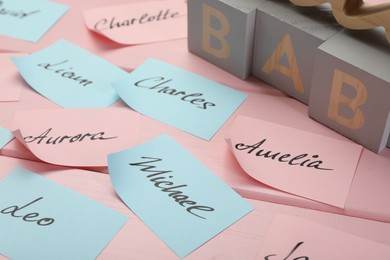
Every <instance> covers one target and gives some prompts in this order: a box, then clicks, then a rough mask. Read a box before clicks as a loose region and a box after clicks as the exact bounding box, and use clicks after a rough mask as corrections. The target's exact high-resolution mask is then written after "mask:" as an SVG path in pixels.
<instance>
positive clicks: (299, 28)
mask: <svg viewBox="0 0 390 260" xmlns="http://www.w3.org/2000/svg"><path fill="white" fill-rule="evenodd" d="M340 30H341V26H340V25H339V24H338V23H337V22H336V20H335V19H334V17H333V15H332V13H331V8H330V6H329V5H320V6H316V7H298V6H294V5H293V4H291V3H290V2H288V1H280V0H273V1H267V2H266V3H264V4H261V5H259V7H258V9H257V15H256V27H255V40H254V41H255V42H254V51H253V55H254V57H253V67H252V74H253V75H254V76H255V77H257V78H259V79H261V80H263V81H265V82H267V83H268V84H270V85H272V86H274V87H275V88H278V89H280V90H281V91H283V92H285V93H286V94H288V95H289V96H291V97H294V98H296V99H297V100H299V101H301V102H303V103H305V104H308V102H309V96H310V87H311V78H312V73H313V66H314V58H315V53H316V50H317V48H318V46H319V45H320V44H322V43H323V42H325V41H326V40H327V39H329V38H330V37H331V36H333V35H334V34H335V33H337V32H338V31H340Z"/></svg>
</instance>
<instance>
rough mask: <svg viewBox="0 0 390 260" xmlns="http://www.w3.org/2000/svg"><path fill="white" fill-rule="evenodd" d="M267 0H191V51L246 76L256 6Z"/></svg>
mask: <svg viewBox="0 0 390 260" xmlns="http://www.w3.org/2000/svg"><path fill="white" fill-rule="evenodd" d="M262 1H264V0H214V1H213V0H188V1H187V5H188V50H189V51H190V52H192V53H194V54H196V55H198V56H200V57H202V58H204V59H206V60H207V61H209V62H211V63H213V64H215V65H216V66H218V67H220V68H222V69H224V70H226V71H228V72H230V73H231V74H233V75H235V76H237V77H239V78H241V79H245V78H246V77H248V75H249V74H250V72H251V66H252V54H253V52H252V48H253V37H254V27H255V15H256V7H257V5H258V4H259V3H260V2H262Z"/></svg>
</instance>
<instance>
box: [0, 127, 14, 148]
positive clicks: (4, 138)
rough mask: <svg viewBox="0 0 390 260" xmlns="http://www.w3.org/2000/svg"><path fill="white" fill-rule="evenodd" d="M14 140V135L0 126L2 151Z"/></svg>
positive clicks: (0, 146)
mask: <svg viewBox="0 0 390 260" xmlns="http://www.w3.org/2000/svg"><path fill="white" fill-rule="evenodd" d="M13 138H14V136H13V134H12V133H11V132H10V131H9V130H8V129H6V128H4V127H1V126H0V149H1V148H3V147H4V146H5V145H6V144H8V143H9V141H11V140H12V139H13Z"/></svg>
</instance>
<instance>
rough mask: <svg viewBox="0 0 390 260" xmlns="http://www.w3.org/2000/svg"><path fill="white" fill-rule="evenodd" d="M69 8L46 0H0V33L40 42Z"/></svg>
mask: <svg viewBox="0 0 390 260" xmlns="http://www.w3.org/2000/svg"><path fill="white" fill-rule="evenodd" d="M67 10H68V6H66V5H63V4H58V3H53V2H49V1H46V0H0V35H5V36H9V37H12V38H17V39H21V40H26V41H30V42H38V41H39V39H40V38H41V37H42V36H43V35H44V34H45V33H46V32H47V31H48V30H49V29H50V28H51V27H52V26H53V25H54V24H55V23H56V22H57V21H58V20H59V19H60V18H61V16H63V15H64V14H65V12H66V11H67Z"/></svg>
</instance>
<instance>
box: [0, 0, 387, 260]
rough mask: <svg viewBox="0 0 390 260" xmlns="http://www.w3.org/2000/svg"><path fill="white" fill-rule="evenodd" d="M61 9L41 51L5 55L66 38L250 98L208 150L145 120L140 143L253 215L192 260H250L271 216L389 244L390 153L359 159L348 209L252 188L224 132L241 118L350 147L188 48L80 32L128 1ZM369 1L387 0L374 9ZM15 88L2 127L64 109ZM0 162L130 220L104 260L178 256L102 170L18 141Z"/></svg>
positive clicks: (10, 46)
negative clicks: (170, 141)
mask: <svg viewBox="0 0 390 260" xmlns="http://www.w3.org/2000/svg"><path fill="white" fill-rule="evenodd" d="M133 1H134V0H133ZM57 2H61V3H65V4H68V5H70V6H71V9H70V11H69V12H68V13H67V14H66V16H64V17H63V19H61V20H60V21H59V23H58V24H57V25H56V26H55V27H54V28H53V29H52V30H50V31H49V32H48V34H47V35H46V36H45V37H44V38H43V39H42V40H41V41H40V42H39V43H38V44H32V43H26V42H23V41H19V40H14V39H10V38H7V37H3V36H0V52H7V51H19V52H34V51H37V50H39V49H41V48H44V47H45V46H48V45H50V44H51V43H53V42H54V41H56V40H57V39H59V38H64V39H66V40H69V41H71V42H73V43H75V44H78V45H80V46H81V47H83V48H85V49H88V50H89V51H91V52H94V53H95V54H97V55H99V56H101V57H103V58H105V59H107V60H108V61H110V62H112V63H114V64H116V65H118V66H120V67H122V68H123V69H125V70H127V71H131V70H132V69H134V68H136V67H137V66H138V65H139V64H141V63H142V62H143V61H144V60H145V59H146V58H148V57H153V58H157V59H160V60H163V61H167V62H169V63H172V64H175V65H178V66H180V67H182V68H185V69H188V70H190V71H193V72H195V73H198V74H200V75H202V76H205V77H207V78H210V79H212V80H215V81H218V82H220V83H222V84H226V85H228V86H230V87H232V88H235V89H237V90H241V91H244V92H246V93H248V94H249V97H248V99H247V100H246V101H245V102H244V104H243V105H242V106H241V107H240V108H239V110H238V111H237V112H236V113H235V114H234V116H233V117H232V118H231V119H230V120H229V121H228V122H227V123H226V124H225V125H224V127H223V128H222V129H221V130H220V131H219V132H218V133H217V135H216V136H215V137H214V138H213V139H212V140H211V141H210V142H206V141H203V140H200V139H199V138H196V137H194V136H191V135H189V134H186V133H183V132H181V131H178V130H176V129H173V128H171V127H169V126H166V125H164V124H162V123H159V122H156V121H154V120H150V119H144V120H142V126H141V127H142V130H143V131H142V133H143V134H142V136H141V138H140V142H142V141H146V140H149V139H150V138H152V137H156V136H158V135H160V134H163V133H168V134H169V135H171V136H172V137H173V138H175V139H176V140H177V141H178V142H179V143H180V144H182V145H183V146H184V147H186V148H187V149H188V150H189V151H190V152H191V153H192V154H193V155H194V156H195V157H197V158H198V159H199V160H200V161H202V162H203V163H204V164H205V165H206V166H207V167H208V168H210V169H211V170H212V171H213V172H214V173H215V174H217V175H218V176H219V177H220V178H221V179H223V180H224V181H225V182H226V183H228V184H229V185H230V186H231V187H232V188H234V189H235V190H236V191H237V192H239V193H240V194H241V195H242V196H244V197H246V198H247V199H248V201H249V202H250V203H251V204H252V205H253V206H254V207H255V210H254V211H253V212H252V213H250V214H249V215H248V216H246V217H244V218H243V219H242V220H240V221H238V222H237V223H235V224H234V225H232V226H231V227H230V228H228V229H227V230H225V231H224V232H222V233H221V234H220V235H218V236H216V237H215V238H214V239H212V240H211V241H209V242H208V243H206V244H205V245H204V246H202V247H201V248H199V249H198V250H196V251H195V252H193V253H192V254H190V255H189V256H188V259H215V258H217V259H254V258H255V256H256V253H257V252H258V250H259V249H260V246H261V243H262V241H263V240H264V237H265V235H266V232H267V230H268V227H269V224H270V223H271V220H272V217H273V215H274V214H275V213H286V214H291V215H295V216H300V217H303V218H306V219H309V220H312V221H314V222H318V223H321V224H324V225H327V226H330V227H335V228H338V229H340V230H342V231H345V232H348V233H352V234H355V235H358V236H361V237H364V238H367V239H371V240H374V241H377V242H381V243H384V244H387V245H390V224H389V223H390V202H389V199H388V198H389V197H390V189H389V184H390V172H389V169H390V149H385V151H383V152H382V153H381V154H379V155H378V154H374V153H372V152H369V151H368V150H364V151H363V154H362V157H361V160H360V163H359V166H358V169H357V172H356V175H355V179H354V181H353V185H352V187H351V190H350V194H349V197H348V200H347V204H346V207H345V209H338V208H335V207H331V206H327V205H325V204H321V203H317V202H314V201H311V200H308V199H303V198H300V197H297V196H293V195H290V194H287V193H284V192H281V191H278V190H275V189H272V188H270V187H267V186H265V185H263V184H261V183H259V182H257V181H254V180H253V179H251V178H250V177H248V175H246V174H245V173H244V172H243V171H242V169H241V168H240V167H239V166H238V164H237V163H236V161H235V159H234V158H233V156H232V155H231V153H230V151H229V149H228V147H227V145H226V143H225V141H224V136H225V133H226V130H227V128H228V127H229V125H230V124H231V123H232V120H233V118H234V117H236V116H237V115H248V116H253V117H257V118H261V119H266V120H269V121H274V122H278V123H282V124H286V125H290V126H294V127H297V128H302V129H305V130H309V131H312V132H315V133H319V134H323V135H327V136H331V137H334V138H341V139H344V138H343V137H341V136H340V135H338V134H337V133H335V132H333V131H331V130H329V129H328V128H326V127H324V126H322V125H320V124H318V123H316V122H315V121H313V120H311V119H310V118H309V117H308V116H307V107H306V106H304V105H302V104H301V103H299V102H297V101H295V100H293V99H291V98H288V97H286V96H285V95H283V94H282V93H281V92H279V91H277V90H275V89H273V88H271V87H269V86H268V85H266V84H264V83H262V82H260V81H258V80H256V79H254V78H250V79H248V80H246V81H242V80H240V79H237V78H235V77H234V76H232V75H230V74H228V73H226V72H224V71H222V70H221V69H219V68H217V67H215V66H213V65H211V64H209V63H208V62H206V61H204V60H202V59H201V58H199V57H197V56H195V55H193V54H190V53H188V51H187V44H186V39H181V40H175V41H169V42H162V43H156V44H147V45H140V46H131V47H121V46H118V45H116V44H113V43H110V42H109V41H106V40H104V39H102V37H98V36H97V35H96V34H93V33H91V32H89V31H88V30H87V29H86V27H85V26H84V24H83V21H82V17H81V11H82V10H85V9H88V8H92V7H98V6H106V5H111V4H118V3H124V2H126V3H127V2H130V1H129V0H111V1H108V0H107V1H104V0H85V1H76V0H58V1H57ZM134 2H135V1H134ZM369 2H383V1H378V0H376V1H374V0H371V1H369ZM15 84H21V86H22V96H21V100H20V101H19V102H0V125H1V126H4V127H7V128H11V120H12V117H13V114H14V112H15V111H20V110H26V109H27V110H29V109H35V108H56V107H58V106H57V105H55V104H54V103H52V102H51V101H49V100H47V99H45V98H43V97H42V96H40V95H39V94H37V93H36V92H35V91H33V90H32V89H31V88H29V87H28V86H26V85H25V84H24V82H23V81H22V80H20V79H19V80H18V82H17V83H15ZM114 106H120V107H123V106H125V105H124V103H122V102H121V101H118V102H117V103H115V104H114ZM0 154H1V156H0V165H1V166H0V178H2V177H3V176H5V175H6V174H7V173H9V172H10V171H11V170H12V169H13V168H14V167H15V166H22V167H24V168H26V169H29V170H31V171H34V172H37V173H39V174H42V175H43V176H45V177H47V178H50V179H52V180H54V181H56V182H58V183H60V184H62V185H64V186H67V187H69V188H71V189H74V190H76V191H78V192H80V193H82V194H84V195H85V196H88V197H90V198H92V199H94V200H96V201H99V202H101V203H103V204H105V205H106V206H109V207H111V208H113V209H115V210H118V211H120V212H122V213H124V214H126V215H127V216H128V217H129V221H128V223H127V224H126V225H125V226H124V228H123V229H122V230H121V231H120V232H119V234H118V235H117V236H115V238H114V240H113V241H112V242H111V243H110V244H109V245H108V246H107V247H106V249H105V250H104V251H103V252H102V254H101V255H100V257H99V258H100V259H156V258H157V259H175V258H176V256H175V255H174V253H173V252H171V251H170V249H169V248H168V247H167V246H165V244H164V243H163V242H162V241H160V240H159V239H158V237H157V236H156V235H154V234H153V232H151V231H150V230H149V229H148V228H147V227H146V226H145V225H144V224H143V223H142V222H141V221H140V220H139V219H138V218H137V217H136V216H135V215H134V214H133V213H132V212H131V211H130V210H129V209H128V208H127V207H126V206H125V205H124V204H123V203H122V202H121V201H120V199H119V198H118V197H117V195H116V194H115V191H114V190H113V187H112V185H111V183H110V181H109V178H108V175H107V174H105V173H106V172H107V169H106V168H100V169H93V170H94V171H95V172H92V171H85V170H80V169H70V168H65V167H58V166H53V165H48V164H44V163H40V162H34V160H36V159H35V158H34V156H33V155H32V154H31V153H30V152H29V151H27V150H26V149H25V148H24V147H23V146H22V145H21V144H20V143H18V142H17V141H15V140H14V141H12V142H11V143H9V144H8V145H7V146H6V147H4V148H3V149H2V150H1V151H0ZM15 158H24V159H28V160H21V159H15ZM96 171H97V172H96ZM102 172H103V174H102ZM270 202H272V203H270ZM313 209H314V210H313ZM335 213H336V214H335ZM350 216H358V217H359V218H356V217H350ZM0 259H1V256H0Z"/></svg>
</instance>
